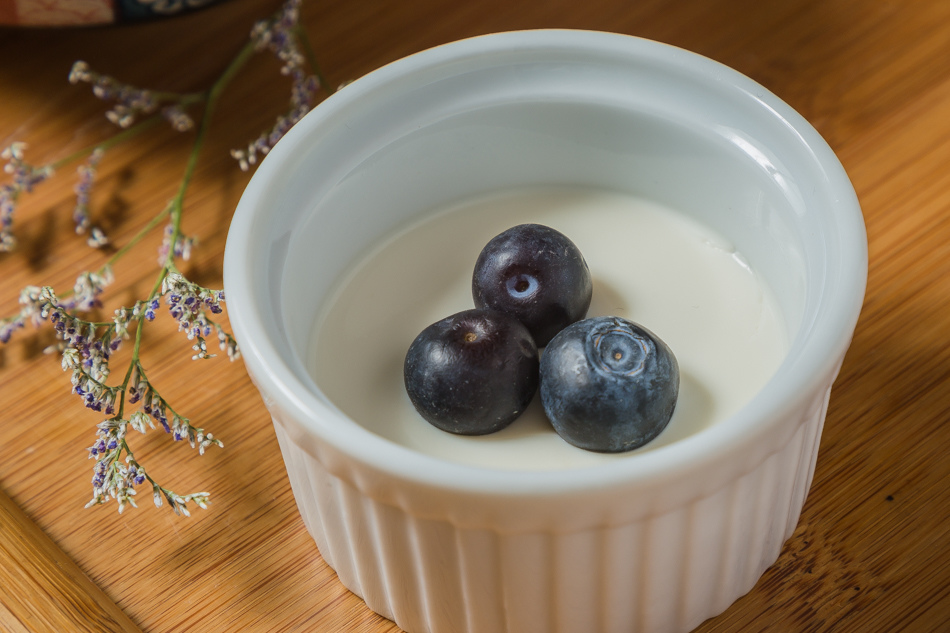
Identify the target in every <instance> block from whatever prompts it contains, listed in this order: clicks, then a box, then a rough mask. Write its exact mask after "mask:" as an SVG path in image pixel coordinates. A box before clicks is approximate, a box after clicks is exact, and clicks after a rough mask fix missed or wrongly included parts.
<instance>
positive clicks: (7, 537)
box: [0, 491, 141, 633]
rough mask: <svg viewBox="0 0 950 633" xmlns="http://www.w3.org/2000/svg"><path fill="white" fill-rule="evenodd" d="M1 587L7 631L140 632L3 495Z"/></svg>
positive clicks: (0, 624) (1, 621)
mask: <svg viewBox="0 0 950 633" xmlns="http://www.w3.org/2000/svg"><path fill="white" fill-rule="evenodd" d="M0 587H3V590H2V591H0V630H3V631H76V632H77V633H80V632H88V633H139V632H140V631H141V629H139V628H138V627H137V626H135V625H134V624H133V623H132V621H131V620H129V618H128V617H127V616H126V615H125V613H123V612H122V611H121V610H120V609H119V608H118V607H117V606H116V605H115V603H114V602H112V601H111V600H110V599H109V598H108V597H107V596H106V595H105V594H104V593H103V592H102V590H101V589H100V588H99V587H98V586H97V585H96V584H95V583H93V582H92V581H91V580H89V578H87V577H86V575H85V574H83V573H82V571H81V570H80V569H79V567H77V566H76V563H75V562H73V560H72V559H71V558H70V557H69V556H68V555H67V554H65V553H64V552H63V550H62V549H60V548H59V547H58V546H57V545H56V544H55V543H53V541H51V540H50V539H49V537H48V536H46V534H44V533H43V531H42V530H40V529H39V528H38V527H36V524H34V523H33V521H31V520H30V518H29V517H27V516H26V515H25V514H24V513H23V510H21V509H20V507H19V506H18V505H17V504H15V503H14V502H13V500H12V499H10V497H8V496H7V495H6V494H5V493H3V492H2V491H0Z"/></svg>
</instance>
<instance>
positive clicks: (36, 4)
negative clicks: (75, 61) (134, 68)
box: [0, 0, 223, 27]
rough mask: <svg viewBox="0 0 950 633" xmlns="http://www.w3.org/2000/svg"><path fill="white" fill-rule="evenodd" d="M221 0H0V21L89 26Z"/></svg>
mask: <svg viewBox="0 0 950 633" xmlns="http://www.w3.org/2000/svg"><path fill="white" fill-rule="evenodd" d="M222 1H223V0H0V25H6V26H36V27H44V26H91V25H96V24H116V23H129V22H141V21H143V20H151V19H154V18H160V17H167V16H170V15H178V14H180V13H185V12H188V11H193V10H194V9H199V8H203V7H207V6H208V5H211V4H216V3H219V2H222Z"/></svg>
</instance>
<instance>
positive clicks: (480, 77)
mask: <svg viewBox="0 0 950 633" xmlns="http://www.w3.org/2000/svg"><path fill="white" fill-rule="evenodd" d="M544 184H558V185H584V186H595V187H603V188H607V189H612V190H618V191H623V192H629V193H633V194H636V195H638V196H642V197H646V198H650V199H653V200H655V201H657V202H660V203H663V204H665V205H667V206H670V207H673V208H676V209H678V210H681V211H682V212H684V213H686V214H689V215H691V216H693V217H695V218H697V219H699V220H700V221H702V222H704V223H706V224H708V225H709V226H711V227H712V228H714V229H716V230H717V231H719V232H720V233H721V234H723V235H724V236H725V237H726V238H728V239H729V240H731V241H732V242H733V243H734V244H735V245H736V247H737V248H738V250H739V251H741V252H742V253H743V254H744V255H745V256H746V258H747V259H748V260H749V262H750V263H751V265H752V267H753V268H755V269H756V270H757V271H758V272H759V273H760V274H761V275H763V276H764V277H765V279H766V280H767V281H768V283H769V284H770V285H771V287H772V289H773V290H774V292H775V294H776V296H777V297H778V300H779V304H780V306H781V310H782V313H783V316H784V318H785V320H786V323H787V324H788V328H789V332H790V338H791V345H790V352H789V354H788V356H787V358H786V359H785V361H784V362H783V363H782V365H781V366H780V368H779V369H778V370H777V372H776V374H775V375H774V376H773V377H772V378H771V380H769V382H768V383H767V384H766V385H765V387H764V388H763V389H762V390H761V391H760V392H759V393H758V394H757V395H756V396H755V397H754V398H753V399H752V401H750V402H749V403H748V404H747V405H746V406H745V407H744V408H742V409H741V410H740V411H739V412H738V413H736V414H735V415H734V416H732V417H731V418H729V419H728V420H726V421H724V422H722V423H720V424H717V425H714V426H712V427H710V428H707V429H705V430H703V431H700V432H698V433H696V434H694V435H692V436H689V437H687V438H685V439H683V440H681V441H678V442H675V443H673V444H670V445H668V446H663V447H661V448H658V449H656V450H652V451H649V452H646V453H643V454H642V455H640V456H639V457H637V458H636V459H630V460H621V461H617V462H612V463H610V464H608V465H602V466H597V467H591V468H582V469H576V470H564V471H560V470H554V471H549V472H511V471H504V470H494V469H487V468H477V467H473V466H466V465H461V464H458V463H453V462H452V461H449V460H442V459H438V458H435V457H432V456H427V455H422V454H419V453H417V452H414V451H412V450H410V449H407V448H404V447H402V446H400V445H397V444H395V443H393V442H390V441H389V440H386V439H384V438H382V437H380V436H378V435H375V434H373V433H371V432H369V431H367V430H366V429H364V428H363V427H362V426H360V424H359V423H358V421H354V420H352V419H349V418H348V417H347V416H346V415H344V414H343V413H342V412H341V411H340V410H339V409H338V408H337V407H335V406H334V404H333V403H332V402H331V401H330V400H329V399H328V398H327V397H326V396H325V395H324V394H323V393H322V391H321V389H320V386H319V385H318V384H315V383H314V381H313V379H312V378H311V377H310V374H309V373H308V372H307V370H306V368H305V367H306V362H305V358H304V356H305V354H306V353H307V349H308V340H309V337H310V333H311V327H312V323H313V319H314V317H315V315H316V314H317V312H318V310H319V309H320V307H321V303H322V302H323V301H324V300H325V299H326V297H327V293H328V291H329V290H330V289H331V288H332V286H333V284H334V282H335V281H336V280H338V279H339V278H340V276H341V275H342V274H344V273H345V271H346V270H347V268H348V267H349V266H351V265H352V264H353V263H354V262H355V261H356V260H357V259H358V258H359V257H360V255H361V254H362V253H364V252H365V251H366V249H368V248H369V247H370V246H371V245H373V244H374V243H376V242H378V241H379V240H380V239H381V238H382V237H384V236H386V235H387V234H390V233H391V232H392V231H393V230H395V229H397V228H398V227H401V226H404V225H405V224H406V223H407V222H409V221H412V220H415V219H418V218H419V217H420V214H424V213H425V212H427V211H430V210H432V209H436V208H438V207H440V206H443V205H445V204H448V203H450V202H454V201H456V200H459V199H462V198H466V197H468V196H472V195H476V194H479V193H485V192H490V191H497V190H502V189H506V188H511V187H516V186H521V185H544ZM224 275H225V288H226V291H227V297H228V306H229V313H230V318H231V322H232V325H233V327H234V332H235V336H236V338H237V340H238V342H239V343H240V345H241V347H242V350H243V355H244V359H245V363H246V366H247V369H248V372H249V373H250V375H251V377H252V378H253V380H254V382H255V384H256V385H257V387H258V388H259V390H260V392H261V395H262V397H263V399H264V401H265V403H266V405H267V407H268V409H269V410H270V412H271V414H272V416H273V419H274V426H275V429H276V432H277V437H278V439H279V441H280V447H281V451H282V453H283V457H284V460H285V462H286V465H287V472H288V474H289V476H290V481H291V484H292V486H293V491H294V495H295V497H296V500H297V504H298V507H299V509H300V512H301V515H302V516H303V519H304V522H305V523H306V525H307V528H308V529H309V531H310V533H311V534H312V535H313V538H314V540H315V541H316V543H317V546H318V547H319V549H320V552H321V554H322V555H323V557H324V559H325V560H326V561H327V562H328V563H329V564H330V565H331V566H332V567H333V568H334V569H335V570H336V571H337V573H338V574H339V577H340V580H341V581H342V582H343V584H344V585H346V587H348V588H349V589H350V590H352V591H353V592H354V593H356V594H357V595H359V596H361V597H362V598H363V599H364V600H365V601H366V604H367V605H368V606H369V607H370V608H371V609H373V610H374V611H376V612H378V613H380V614H382V615H384V616H386V617H388V618H391V619H393V620H395V621H396V623H397V624H398V625H399V626H400V627H402V628H403V629H405V630H407V631H410V632H413V633H415V632H422V631H432V632H434V633H443V632H449V631H467V632H471V633H476V632H477V633H492V632H494V631H510V632H529V631H552V632H553V631H559V632H562V633H564V632H573V631H577V632H584V633H589V632H594V631H625V632H628V633H629V632H632V631H642V632H647V631H649V632H656V631H688V630H690V629H692V628H694V627H695V626H697V625H698V624H699V623H701V622H702V621H703V620H705V619H706V618H709V617H711V616H714V615H716V614H718V613H720V612H721V611H723V610H724V609H726V608H727V607H728V606H729V605H730V604H731V603H732V602H733V601H734V600H735V599H736V598H738V597H739V596H741V595H742V594H744V593H746V592H747V591H749V590H750V589H751V588H752V587H753V585H754V584H755V582H756V581H757V579H758V578H759V577H760V575H761V574H762V573H763V572H764V571H765V569H766V568H767V567H768V566H769V565H771V564H772V563H773V562H774V561H775V560H776V558H777V557H778V555H779V552H780V550H781V548H782V544H783V542H784V541H785V540H786V539H787V538H788V537H789V536H790V535H791V533H792V531H793V530H794V528H795V525H796V523H797V521H798V517H799V514H800V512H801V508H802V505H803V503H804V500H805V495H806V493H807V491H808V488H809V485H810V483H811V478H812V475H813V472H814V467H815V458H816V454H817V450H818V443H819V438H820V435H821V429H822V425H823V422H824V417H825V411H826V406H827V402H828V398H829V394H830V390H831V385H832V383H833V381H834V379H835V377H836V375H837V372H838V369H839V367H840V365H841V362H842V359H843V357H844V354H845V352H846V350H847V348H848V345H849V343H850V340H851V336H852V333H853V330H854V327H855V324H856V322H857V318H858V313H859V310H860V307H861V304H862V300H863V295H864V287H865V281H866V277H867V240H866V234H865V230H864V223H863V218H862V216H861V211H860V208H859V205H858V202H857V200H856V197H855V194H854V191H853V188H852V187H851V184H850V182H849V180H848V178H847V176H846V174H845V173H844V171H843V169H842V167H841V165H840V163H839V162H838V160H837V159H836V157H835V156H834V154H833V152H832V151H831V150H830V149H829V147H828V146H827V144H826V143H825V142H824V141H823V140H822V139H821V137H820V136H819V135H818V133H817V132H816V131H815V130H814V129H813V128H812V127H811V126H810V125H809V124H808V123H807V122H806V121H805V120H804V119H803V118H802V117H801V116H799V115H798V114H797V113H795V112H794V111H793V110H792V109H791V108H790V107H788V106H787V105H786V104H785V103H783V102H782V101H781V100H779V99H778V98H777V97H775V96H774V95H772V94H770V93H769V92H768V91H767V90H765V89H764V88H763V87H761V86H760V85H758V84H756V83H755V82H753V81H751V80H750V79H748V78H746V77H745V76H742V75H740V74H739V73H737V72H735V71H733V70H730V69H729V68H726V67H724V66H722V65H720V64H718V63H716V62H713V61H711V60H709V59H706V58H703V57H700V56H698V55H695V54H692V53H689V52H686V51H683V50H680V49H677V48H673V47H670V46H666V45H662V44H658V43H655V42H650V41H645V40H641V39H636V38H632V37H627V36H622V35H614V34H606V33H592V32H577V31H534V32H513V33H502V34H496V35H490V36H485V37H479V38H474V39H470V40H465V41H461V42H456V43H453V44H448V45H445V46H441V47H438V48H435V49H432V50H428V51H425V52H422V53H419V54H417V55H413V56H411V57H409V58H406V59H403V60H401V61H398V62H395V63H393V64H390V65H388V66H386V67H384V68H381V69H380V70H377V71H375V72H373V73H371V74H369V75H367V76H365V77H363V78H361V79H359V80H358V81H356V82H355V83H353V84H351V85H349V86H347V87H346V88H345V89H343V90H342V91H340V92H338V93H337V94H335V95H333V96H332V97H330V98H329V99H328V100H327V101H325V102H324V103H323V104H321V105H320V106H319V107H318V108H316V109H315V110H314V112H312V113H311V114H309V115H308V116H307V117H305V118H304V120H303V121H301V122H300V123H299V124H298V125H296V126H295V127H294V128H293V129H292V130H291V131H290V133H288V134H287V136H286V137H285V138H284V139H283V140H281V141H280V143H278V145H277V147H276V148H275V149H274V150H273V151H272V152H271V153H270V154H269V155H268V156H267V157H266V159H265V160H264V161H263V163H262V164H261V165H260V167H259V168H258V170H257V173H256V174H255V175H254V177H253V179H252V180H251V182H250V184H249V185H248V187H247V190H246V192H245V194H244V196H243V197H242V199H241V202H240V204H239V206H238V208H237V211H236V212H235V215H234V220H233V222H232V225H231V229H230V233H229V235H228V241H227V248H226V253H225V265H224ZM367 397H372V394H367Z"/></svg>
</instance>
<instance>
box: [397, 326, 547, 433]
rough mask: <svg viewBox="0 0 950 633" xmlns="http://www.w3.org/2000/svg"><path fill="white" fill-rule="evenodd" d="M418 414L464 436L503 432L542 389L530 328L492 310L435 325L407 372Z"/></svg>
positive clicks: (415, 347) (415, 346)
mask: <svg viewBox="0 0 950 633" xmlns="http://www.w3.org/2000/svg"><path fill="white" fill-rule="evenodd" d="M403 375H404V377H405V380H406V391H407V392H408V393H409V399H410V400H412V404H413V406H415V408H416V411H418V412H419V414H420V415H421V416H422V417H423V418H425V419H426V420H427V421H429V422H430V423H431V424H433V425H434V426H437V427H438V428H440V429H442V430H443V431H449V432H451V433H459V434H461V435H484V434H486V433H494V432H495V431H500V430H501V429H503V428H505V427H506V426H508V425H509V424H511V422H512V421H514V419H515V418H517V417H518V416H519V415H521V414H522V412H524V410H525V408H526V407H527V406H528V403H530V402H531V398H532V397H533V396H534V393H535V391H537V389H538V348H537V346H536V345H535V344H534V339H532V338H531V334H529V333H528V330H527V328H525V326H524V325H522V324H521V323H520V322H519V321H518V320H517V319H515V318H514V317H512V316H510V315H507V314H504V313H503V312H497V311H494V310H465V311H464V312H459V313H457V314H453V315H452V316H450V317H447V318H445V319H442V320H441V321H437V322H436V323H433V324H432V325H430V326H429V327H427V328H426V329H424V330H423V331H422V333H420V334H419V336H417V337H416V340H414V341H413V342H412V345H410V346H409V352H408V353H407V354H406V362H405V365H404V367H403Z"/></svg>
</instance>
